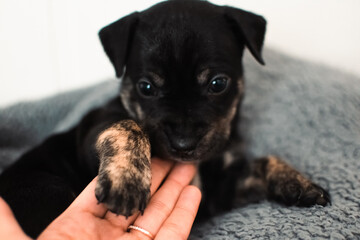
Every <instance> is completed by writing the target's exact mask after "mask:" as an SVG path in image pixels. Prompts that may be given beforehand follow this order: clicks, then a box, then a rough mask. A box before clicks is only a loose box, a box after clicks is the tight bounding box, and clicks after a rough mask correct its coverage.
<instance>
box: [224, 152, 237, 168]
mask: <svg viewBox="0 0 360 240" xmlns="http://www.w3.org/2000/svg"><path fill="white" fill-rule="evenodd" d="M234 160H235V158H234V155H233V154H232V153H231V152H230V151H226V152H225V153H224V168H228V167H229V166H230V165H231V164H232V163H233V162H234Z"/></svg>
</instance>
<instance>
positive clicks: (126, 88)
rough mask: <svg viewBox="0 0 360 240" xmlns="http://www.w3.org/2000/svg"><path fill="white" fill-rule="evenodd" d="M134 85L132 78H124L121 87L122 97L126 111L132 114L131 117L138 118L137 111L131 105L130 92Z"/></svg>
mask: <svg viewBox="0 0 360 240" xmlns="http://www.w3.org/2000/svg"><path fill="white" fill-rule="evenodd" d="M132 89H133V86H132V84H131V79H130V78H129V77H127V78H123V79H122V82H121V88H120V98H121V102H122V103H123V105H124V107H125V109H126V111H127V112H128V113H129V114H130V116H131V117H133V118H136V113H135V111H134V109H132V108H131V107H130V92H131V91H132Z"/></svg>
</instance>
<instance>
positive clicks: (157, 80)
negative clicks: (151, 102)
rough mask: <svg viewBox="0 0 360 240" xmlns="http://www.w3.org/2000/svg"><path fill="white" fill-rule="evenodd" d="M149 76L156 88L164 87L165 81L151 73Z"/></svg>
mask: <svg viewBox="0 0 360 240" xmlns="http://www.w3.org/2000/svg"><path fill="white" fill-rule="evenodd" d="M149 75H150V76H151V79H152V80H153V82H154V84H155V86H156V87H162V86H164V83H165V80H164V79H163V78H162V77H160V76H159V75H157V74H156V73H153V72H149Z"/></svg>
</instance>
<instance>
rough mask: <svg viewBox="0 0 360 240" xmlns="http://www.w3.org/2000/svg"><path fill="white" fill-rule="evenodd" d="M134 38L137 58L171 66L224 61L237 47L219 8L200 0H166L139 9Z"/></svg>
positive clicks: (221, 9)
mask: <svg viewBox="0 0 360 240" xmlns="http://www.w3.org/2000/svg"><path fill="white" fill-rule="evenodd" d="M135 41H137V42H138V44H137V45H138V46H137V48H140V49H142V51H141V53H142V56H140V57H141V59H146V60H149V61H151V62H154V63H159V65H166V64H167V65H169V64H173V65H175V66H185V65H187V64H190V65H194V64H197V63H199V62H204V61H206V60H211V59H214V58H216V59H217V60H220V61H222V62H226V61H227V60H228V59H229V57H231V56H229V55H231V54H233V53H234V50H235V52H237V51H236V50H238V49H236V48H238V47H239V46H237V45H236V44H235V40H234V35H233V33H232V31H231V29H230V26H229V24H228V22H227V21H226V19H225V18H224V16H223V8H222V7H219V6H215V5H212V4H210V3H207V2H204V1H169V2H164V3H163V4H158V5H156V6H155V7H153V8H150V9H149V10H146V11H144V12H142V13H141V14H140V16H139V23H138V30H137V34H136V37H135ZM238 52H240V51H238Z"/></svg>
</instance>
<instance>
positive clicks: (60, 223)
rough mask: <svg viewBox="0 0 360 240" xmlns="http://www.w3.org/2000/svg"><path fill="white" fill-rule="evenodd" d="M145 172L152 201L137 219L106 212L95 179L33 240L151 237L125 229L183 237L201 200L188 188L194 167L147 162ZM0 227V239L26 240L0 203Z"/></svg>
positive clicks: (194, 189) (160, 237) (155, 161)
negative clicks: (148, 173) (148, 175)
mask: <svg viewBox="0 0 360 240" xmlns="http://www.w3.org/2000/svg"><path fill="white" fill-rule="evenodd" d="M151 168H152V174H153V179H152V185H151V194H152V197H151V200H150V202H149V204H148V206H147V207H146V209H145V211H144V214H143V215H140V214H139V213H138V214H135V215H133V216H130V217H129V218H127V219H126V218H125V217H124V216H116V215H115V214H114V213H112V212H110V211H107V209H106V207H105V206H104V205H103V204H98V203H97V200H96V197H95V194H94V189H95V186H96V180H97V178H95V179H94V180H93V181H92V182H91V183H90V184H89V185H88V186H87V187H86V188H85V189H84V190H83V192H82V193H81V194H80V195H79V196H78V197H77V198H76V199H75V201H74V202H73V203H72V204H71V205H70V206H69V207H68V209H67V210H65V212H63V213H62V214H61V215H60V216H59V217H58V218H56V219H55V220H54V221H53V222H52V223H51V224H50V225H49V226H48V227H47V228H46V229H45V230H44V232H43V233H42V234H40V236H39V238H38V239H39V240H42V239H59V240H60V239H61V240H64V239H87V240H88V239H89V240H91V239H129V240H130V239H151V238H150V237H149V236H147V235H146V234H144V233H142V232H140V231H138V230H135V229H131V230H130V231H129V232H128V231H127V230H128V227H129V226H130V225H134V226H138V227H141V228H144V229H146V230H147V231H148V232H150V233H151V235H153V236H154V238H155V239H187V238H188V236H189V234H190V230H191V226H192V224H193V222H194V219H195V216H196V213H197V210H198V207H199V203H200V199H201V193H200V191H199V189H198V188H196V187H194V186H188V184H189V183H190V181H191V180H192V178H193V177H194V175H195V171H196V169H195V166H193V165H191V164H180V163H176V164H174V163H172V162H170V161H162V160H160V159H153V160H152V164H151ZM169 172H170V173H169ZM168 174H169V175H168ZM167 175H168V176H167ZM166 176H167V178H166V180H165V182H164V183H163V184H162V186H161V187H160V188H159V189H158V187H159V186H160V184H161V182H162V181H163V179H164V178H165V177H166ZM0 223H1V224H0V239H10V238H13V239H15V238H16V239H30V238H29V237H27V236H26V235H25V233H24V232H23V231H22V229H21V228H20V226H19V225H18V223H17V222H16V220H15V218H14V216H13V214H12V212H11V210H10V208H9V207H8V206H7V205H6V203H5V202H4V201H3V200H2V199H0Z"/></svg>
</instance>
